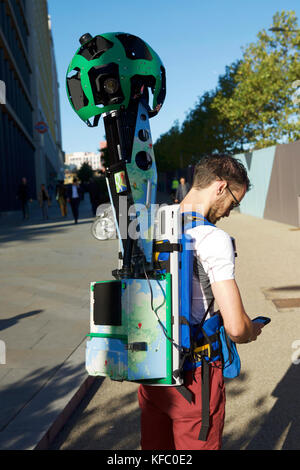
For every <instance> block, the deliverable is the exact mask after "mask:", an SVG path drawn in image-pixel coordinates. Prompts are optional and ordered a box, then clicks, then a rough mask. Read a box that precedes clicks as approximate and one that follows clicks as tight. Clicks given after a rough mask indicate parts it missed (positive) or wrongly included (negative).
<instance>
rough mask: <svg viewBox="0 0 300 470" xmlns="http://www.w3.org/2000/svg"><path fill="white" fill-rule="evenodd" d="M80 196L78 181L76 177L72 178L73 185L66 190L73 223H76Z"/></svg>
mask: <svg viewBox="0 0 300 470" xmlns="http://www.w3.org/2000/svg"><path fill="white" fill-rule="evenodd" d="M81 195H82V190H81V187H80V184H79V181H78V179H77V178H76V177H74V178H73V183H72V185H71V187H69V188H68V199H67V200H68V202H69V203H70V205H71V209H72V214H73V217H74V223H75V224H77V223H78V217H79V204H80V199H81Z"/></svg>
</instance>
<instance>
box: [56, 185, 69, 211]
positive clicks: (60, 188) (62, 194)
mask: <svg viewBox="0 0 300 470" xmlns="http://www.w3.org/2000/svg"><path fill="white" fill-rule="evenodd" d="M56 200H57V202H58V204H59V207H60V212H61V215H62V217H67V215H68V210H67V191H66V187H65V185H64V182H63V181H62V180H61V181H59V182H58V185H57V187H56Z"/></svg>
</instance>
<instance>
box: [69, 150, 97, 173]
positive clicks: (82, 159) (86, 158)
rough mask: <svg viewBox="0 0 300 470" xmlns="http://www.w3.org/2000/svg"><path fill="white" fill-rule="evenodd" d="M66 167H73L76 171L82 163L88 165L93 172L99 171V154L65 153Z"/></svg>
mask: <svg viewBox="0 0 300 470" xmlns="http://www.w3.org/2000/svg"><path fill="white" fill-rule="evenodd" d="M65 163H66V165H68V166H74V167H75V168H76V170H79V168H80V167H81V165H82V164H83V163H88V164H89V165H90V166H91V167H92V169H93V170H100V169H101V168H102V166H101V154H100V153H94V152H73V153H66V160H65Z"/></svg>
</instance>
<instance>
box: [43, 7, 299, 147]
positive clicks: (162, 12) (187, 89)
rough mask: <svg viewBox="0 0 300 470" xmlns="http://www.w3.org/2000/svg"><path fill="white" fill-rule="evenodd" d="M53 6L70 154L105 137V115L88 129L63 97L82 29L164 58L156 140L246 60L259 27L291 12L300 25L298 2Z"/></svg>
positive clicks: (64, 141)
mask: <svg viewBox="0 0 300 470" xmlns="http://www.w3.org/2000/svg"><path fill="white" fill-rule="evenodd" d="M48 10H49V14H50V16H51V25H52V26H51V28H52V35H53V40H54V51H55V57H56V67H57V73H58V81H59V95H60V108H61V125H62V146H63V150H64V151H65V152H66V153H72V152H79V151H86V152H97V149H99V143H100V141H103V140H105V131H104V126H103V119H102V118H101V119H100V122H99V125H98V127H96V128H89V127H88V126H87V125H86V124H85V123H84V122H83V121H82V120H81V119H80V118H79V117H78V115H77V114H76V113H75V112H74V111H73V109H72V108H71V106H70V104H69V101H68V99H67V95H66V87H65V77H66V71H67V68H68V65H69V63H70V62H71V60H72V58H73V56H74V54H75V52H76V50H77V49H78V47H79V46H80V44H79V38H80V36H82V35H83V34H84V33H87V32H89V33H90V34H91V35H92V36H95V35H96V34H101V33H108V32H117V31H118V32H125V33H131V34H134V35H135V36H139V37H140V38H141V39H143V40H145V41H146V42H147V43H148V44H149V45H150V46H151V47H152V49H154V50H155V51H156V53H157V54H158V55H159V57H160V58H161V60H162V62H163V64H164V66H165V68H166V77H167V95H166V99H165V102H164V104H163V107H162V109H161V111H160V112H159V113H158V115H157V116H155V117H153V118H151V120H150V126H151V133H152V141H153V143H155V141H156V140H157V139H158V138H159V136H160V135H161V134H163V133H165V132H168V130H169V129H170V128H171V127H172V125H173V124H174V123H175V121H178V122H179V124H182V122H183V121H184V119H185V118H186V116H187V114H188V113H189V111H190V110H191V109H193V108H194V107H195V104H196V103H197V101H198V99H199V97H200V96H202V95H203V94H204V93H205V92H206V91H210V90H213V89H215V88H216V86H217V83H218V77H219V76H220V75H222V74H223V73H224V72H225V67H226V66H227V65H230V64H231V63H233V62H235V61H236V60H237V59H240V58H242V54H243V48H245V47H247V45H248V44H250V43H251V42H255V41H256V40H257V34H258V32H259V31H261V30H262V29H266V30H267V29H268V28H270V27H271V25H272V22H273V21H272V18H273V15H274V14H275V13H276V12H277V11H282V10H285V11H291V10H293V11H295V13H296V16H297V17H298V19H299V22H300V0H243V1H241V0H186V1H183V0H149V1H148V2H145V1H142V0H106V1H105V0H88V1H84V0H48ZM150 103H152V99H151V100H150ZM170 151H171V149H170Z"/></svg>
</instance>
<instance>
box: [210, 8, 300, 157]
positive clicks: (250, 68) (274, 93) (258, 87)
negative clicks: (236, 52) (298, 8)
mask: <svg viewBox="0 0 300 470" xmlns="http://www.w3.org/2000/svg"><path fill="white" fill-rule="evenodd" d="M272 27H273V28H274V27H275V28H282V29H284V30H285V31H277V32H273V33H268V32H266V31H265V30H263V31H261V32H260V33H259V34H258V36H257V37H258V41H257V42H256V43H252V44H250V45H248V46H247V48H246V49H245V50H244V54H243V60H242V61H241V62H240V65H239V67H238V70H237V71H236V75H235V81H236V86H235V88H234V92H233V94H232V96H231V97H229V98H227V97H224V96H222V94H221V93H220V92H219V93H218V94H217V96H216V98H215V100H214V104H213V107H214V109H215V110H216V111H217V112H218V113H219V114H220V116H221V117H222V118H225V119H227V120H228V121H229V123H230V126H232V128H233V129H235V132H236V137H237V139H240V141H241V142H243V143H244V144H248V145H250V146H251V148H252V149H258V148H263V147H267V146H269V145H274V144H276V143H286V142H293V141H295V140H297V139H299V138H300V121H299V114H298V112H299V104H297V103H295V102H293V99H292V98H293V93H294V92H295V90H294V88H293V83H294V82H295V81H296V80H297V79H299V78H300V61H299V49H300V32H299V31H298V32H297V31H296V30H297V29H298V24H297V18H296V16H295V13H294V12H281V13H276V14H275V15H274V17H273V25H272Z"/></svg>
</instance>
